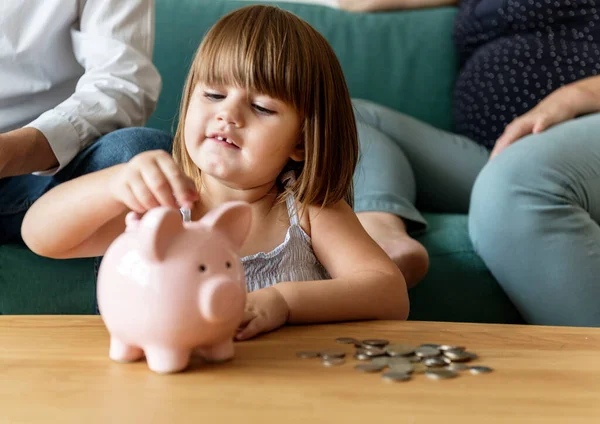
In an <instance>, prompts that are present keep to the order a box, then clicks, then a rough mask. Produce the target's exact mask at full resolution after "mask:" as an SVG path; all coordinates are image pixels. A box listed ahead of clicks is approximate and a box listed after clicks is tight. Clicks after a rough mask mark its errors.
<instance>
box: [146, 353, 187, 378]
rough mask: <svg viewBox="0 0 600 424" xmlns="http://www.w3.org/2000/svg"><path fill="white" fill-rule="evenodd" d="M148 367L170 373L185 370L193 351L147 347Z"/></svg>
mask: <svg viewBox="0 0 600 424" xmlns="http://www.w3.org/2000/svg"><path fill="white" fill-rule="evenodd" d="M145 352H146V360H147V361H148V367H149V368H150V369H151V370H152V371H154V372H157V373H159V374H168V373H172V372H178V371H182V370H184V369H185V368H186V367H187V366H188V364H189V362H190V355H191V351H189V350H174V349H165V348H157V347H149V348H146V349H145Z"/></svg>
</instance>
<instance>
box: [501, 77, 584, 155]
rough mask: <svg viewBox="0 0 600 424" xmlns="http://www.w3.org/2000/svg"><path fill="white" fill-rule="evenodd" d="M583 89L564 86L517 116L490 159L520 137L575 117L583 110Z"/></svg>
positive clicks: (539, 131) (506, 129) (505, 130)
mask: <svg viewBox="0 0 600 424" xmlns="http://www.w3.org/2000/svg"><path fill="white" fill-rule="evenodd" d="M587 94H588V93H584V92H583V90H580V89H578V88H577V87H574V86H568V85H567V86H564V87H562V88H559V89H558V90H556V91H554V92H553V93H551V94H550V95H549V96H547V97H546V98H545V99H543V100H542V101H541V102H540V103H538V105H537V106H536V107H534V108H533V109H531V110H530V111H529V112H527V113H526V114H524V115H521V116H519V117H518V118H515V120H514V121H512V122H511V123H510V124H509V125H507V126H506V128H505V129H504V133H503V134H502V135H501V136H500V138H498V140H497V141H496V144H495V146H494V149H493V150H492V153H491V154H490V159H492V158H493V157H494V156H496V155H497V154H498V153H500V152H501V151H502V150H504V149H506V148H507V147H508V146H510V145H511V144H513V143H514V142H515V141H517V140H519V139H520V138H522V137H524V136H526V135H529V134H539V133H541V132H542V131H544V130H546V129H548V128H550V127H552V126H554V125H557V124H560V123H561V122H564V121H568V120H569V119H573V118H575V117H576V116H577V115H578V114H579V113H580V110H581V107H580V105H581V104H582V100H583V99H582V96H586V95H587Z"/></svg>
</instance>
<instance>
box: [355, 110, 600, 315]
mask: <svg viewBox="0 0 600 424" xmlns="http://www.w3.org/2000/svg"><path fill="white" fill-rule="evenodd" d="M354 106H355V110H356V118H357V123H358V130H359V138H360V144H361V149H362V151H361V155H362V156H361V159H360V161H359V166H358V169H357V171H356V174H355V210H357V211H368V210H372V211H381V212H389V213H393V214H396V215H398V216H400V217H402V218H403V219H404V220H405V221H406V222H407V224H408V225H409V228H412V229H417V230H418V229H421V230H422V229H424V228H426V226H427V222H426V221H425V219H424V218H423V216H422V215H421V213H420V212H419V210H418V209H417V207H416V206H415V204H418V205H419V206H421V207H423V208H426V209H427V210H433V211H440V212H452V213H466V212H469V234H470V236H471V240H472V241H473V245H474V247H475V250H476V251H477V253H478V254H479V255H480V256H481V258H482V259H483V261H484V262H485V263H486V265H487V266H488V268H489V269H490V271H491V272H492V274H493V275H494V277H495V278H496V279H497V280H498V282H499V284H500V285H501V286H502V288H503V289H504V291H505V292H506V293H507V295H508V296H509V298H510V299H511V300H512V302H513V303H514V305H515V306H516V307H517V309H518V310H519V311H520V312H521V315H522V316H523V318H524V319H525V320H526V321H527V322H529V323H532V324H544V325H575V326H600V300H599V299H600V277H599V276H600V224H599V223H600V137H599V136H598V134H600V114H593V115H588V116H585V117H581V118H578V119H573V120H571V121H568V122H565V123H563V124H560V125H557V126H555V127H552V128H550V129H548V130H546V131H544V132H542V133H540V134H537V135H531V136H528V137H525V138H523V139H522V140H519V141H517V142H516V143H514V144H513V145H511V146H510V147H508V148H507V149H506V150H505V151H503V152H502V154H500V155H499V156H498V157H496V158H494V159H493V160H491V161H488V158H489V153H488V151H487V150H486V149H484V148H483V147H482V146H480V145H478V144H477V143H475V142H474V141H472V140H470V139H468V138H466V137H463V136H459V135H456V134H452V133H448V132H445V131H442V130H439V129H437V128H434V127H432V126H430V125H427V124H425V123H423V122H420V121H418V120H416V119H414V118H411V117H409V116H406V115H404V114H402V113H398V112H396V111H394V110H391V109H388V108H385V107H382V106H379V105H376V104H373V103H370V102H366V101H361V100H355V101H354Z"/></svg>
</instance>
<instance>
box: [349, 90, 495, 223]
mask: <svg viewBox="0 0 600 424" xmlns="http://www.w3.org/2000/svg"><path fill="white" fill-rule="evenodd" d="M353 106H354V109H355V115H356V120H357V126H358V132H359V142H360V149H361V152H360V153H361V156H360V160H359V163H358V166H357V170H356V173H355V178H354V184H355V208H354V209H355V211H356V212H363V211H367V210H371V211H373V210H377V211H382V212H390V213H394V214H396V215H398V216H400V217H402V218H404V219H405V220H406V221H407V223H408V224H409V228H410V226H411V224H412V226H413V227H417V228H418V227H421V228H422V227H423V226H424V225H425V224H426V223H425V220H424V219H423V217H422V216H421V214H420V213H419V211H418V210H417V208H416V207H415V203H416V204H418V205H419V207H422V208H424V209H427V210H431V211H442V212H456V213H465V212H466V211H467V210H468V207H469V198H470V195H471V188H472V186H473V183H474V182H475V178H476V177H477V174H478V173H479V171H480V170H481V168H483V166H484V165H485V163H486V162H487V160H488V157H489V152H488V151H487V150H486V149H485V148H484V147H482V146H480V145H478V144H477V143H475V142H474V141H472V140H470V139H468V138H466V137H463V136H460V135H456V134H452V133H450V132H446V131H442V130H440V129H438V128H435V127H433V126H431V125H428V124H426V123H424V122H421V121H419V120H417V119H414V118H412V117H410V116H407V115H404V114H402V113H400V112H396V111H394V110H392V109H389V108H386V107H384V106H380V105H377V104H375V103H371V102H368V101H365V100H358V99H355V100H353Z"/></svg>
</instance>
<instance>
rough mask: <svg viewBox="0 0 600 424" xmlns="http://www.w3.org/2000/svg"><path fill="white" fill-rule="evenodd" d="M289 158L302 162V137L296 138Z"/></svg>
mask: <svg viewBox="0 0 600 424" xmlns="http://www.w3.org/2000/svg"><path fill="white" fill-rule="evenodd" d="M290 159H291V160H293V161H294V162H304V139H303V138H300V140H298V144H296V148H295V149H294V151H293V152H292V154H291V155H290Z"/></svg>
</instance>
